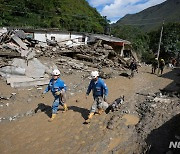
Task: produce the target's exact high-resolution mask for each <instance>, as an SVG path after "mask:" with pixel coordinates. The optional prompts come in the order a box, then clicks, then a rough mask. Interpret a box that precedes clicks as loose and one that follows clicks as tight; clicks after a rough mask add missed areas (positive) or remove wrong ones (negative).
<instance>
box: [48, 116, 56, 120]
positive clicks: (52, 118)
mask: <svg viewBox="0 0 180 154" xmlns="http://www.w3.org/2000/svg"><path fill="white" fill-rule="evenodd" d="M55 117H56V114H52V117H51V118H50V119H49V120H48V121H49V122H52V121H53V120H54V118H55Z"/></svg>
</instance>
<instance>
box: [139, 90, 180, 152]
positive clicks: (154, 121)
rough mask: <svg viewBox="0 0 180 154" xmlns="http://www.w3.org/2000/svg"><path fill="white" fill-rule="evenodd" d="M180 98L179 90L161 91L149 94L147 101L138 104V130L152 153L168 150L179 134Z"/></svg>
mask: <svg viewBox="0 0 180 154" xmlns="http://www.w3.org/2000/svg"><path fill="white" fill-rule="evenodd" d="M179 98H180V94H179V93H177V92H170V93H167V92H163V93H161V92H159V93H156V94H149V95H147V96H146V101H144V102H142V103H140V104H139V105H137V112H138V113H139V116H140V122H139V123H138V125H137V126H136V130H137V133H138V134H139V136H140V137H141V140H142V141H145V142H146V148H147V147H149V151H150V153H166V152H168V151H169V149H167V148H168V147H169V143H170V141H173V140H174V138H175V136H176V135H177V134H178V135H179V129H178V128H179V124H178V123H176V121H177V119H176V118H175V117H176V116H177V115H178V114H179V113H180V101H179ZM167 132H168V133H167ZM157 139H158V141H159V142H156V141H157Z"/></svg>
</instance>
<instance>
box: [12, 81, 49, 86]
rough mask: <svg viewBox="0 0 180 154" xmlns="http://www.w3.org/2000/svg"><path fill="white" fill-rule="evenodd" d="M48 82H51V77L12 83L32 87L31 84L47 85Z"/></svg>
mask: <svg viewBox="0 0 180 154" xmlns="http://www.w3.org/2000/svg"><path fill="white" fill-rule="evenodd" d="M48 83H49V79H33V81H26V82H13V83H11V87H13V88H19V87H30V86H42V85H47V84H48Z"/></svg>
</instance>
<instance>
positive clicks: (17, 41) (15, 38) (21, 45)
mask: <svg viewBox="0 0 180 154" xmlns="http://www.w3.org/2000/svg"><path fill="white" fill-rule="evenodd" d="M11 38H12V39H13V40H14V41H15V42H16V43H17V44H18V45H19V46H20V47H21V48H23V49H24V50H28V47H27V46H26V45H25V44H24V43H23V41H22V40H21V39H20V38H19V37H17V36H15V35H12V36H11Z"/></svg>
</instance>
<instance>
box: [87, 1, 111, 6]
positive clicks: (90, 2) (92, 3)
mask: <svg viewBox="0 0 180 154" xmlns="http://www.w3.org/2000/svg"><path fill="white" fill-rule="evenodd" d="M88 2H89V4H90V5H91V6H93V7H99V6H104V5H109V4H111V3H113V2H114V0H88Z"/></svg>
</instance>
